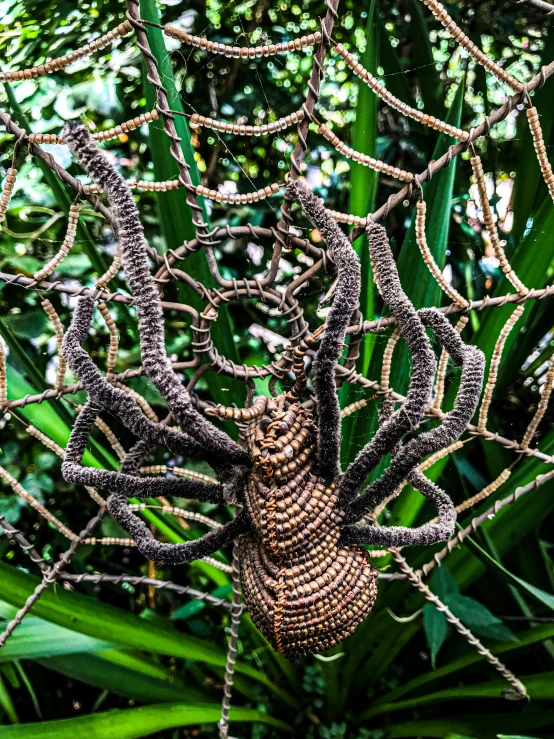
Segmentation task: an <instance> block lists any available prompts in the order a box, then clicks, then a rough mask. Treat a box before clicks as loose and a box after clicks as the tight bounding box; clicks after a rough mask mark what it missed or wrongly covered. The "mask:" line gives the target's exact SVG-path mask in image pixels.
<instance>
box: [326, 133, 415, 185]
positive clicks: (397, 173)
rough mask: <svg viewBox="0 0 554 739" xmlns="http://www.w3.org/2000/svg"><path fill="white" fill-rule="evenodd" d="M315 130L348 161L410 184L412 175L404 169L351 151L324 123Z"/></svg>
mask: <svg viewBox="0 0 554 739" xmlns="http://www.w3.org/2000/svg"><path fill="white" fill-rule="evenodd" d="M317 130H318V133H320V134H321V135H322V136H324V137H325V138H326V139H327V141H328V142H329V143H330V144H331V146H334V147H335V149H336V150H337V151H339V152H340V153H341V154H344V156H345V157H348V159H353V160H354V161H355V162H358V163H359V164H363V165H364V166H365V167H369V168H370V169H374V170H375V171H376V172H382V173H383V174H386V175H389V177H394V179H396V180H400V181H401V182H411V181H412V180H413V179H414V175H413V174H412V173H411V172H406V170H405V169H400V167H393V166H392V165H391V164H385V162H382V161H381V160H380V159H374V158H373V157H370V156H368V155H367V154H362V153H361V152H359V151H356V150H355V149H352V148H351V147H350V146H347V145H346V144H345V143H344V142H343V141H341V140H340V139H339V137H338V136H336V135H335V134H334V133H333V132H332V131H331V130H330V129H329V128H328V127H327V126H326V125H325V124H324V123H321V124H320V125H319V128H318V129H317Z"/></svg>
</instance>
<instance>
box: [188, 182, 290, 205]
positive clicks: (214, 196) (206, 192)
mask: <svg viewBox="0 0 554 739" xmlns="http://www.w3.org/2000/svg"><path fill="white" fill-rule="evenodd" d="M281 187H284V185H279V184H278V183H277V182H274V183H273V184H271V185H266V187H264V188H262V189H261V190H256V192H246V193H226V192H220V191H219V190H210V189H209V188H207V187H204V185H197V186H196V188H195V190H196V194H197V195H201V196H202V197H203V198H209V199H210V200H215V202H216V203H230V204H232V205H245V204H246V203H257V202H258V201H260V200H265V199H266V198H269V197H270V196H271V195H275V194H276V193H278V192H279V190H280V189H281Z"/></svg>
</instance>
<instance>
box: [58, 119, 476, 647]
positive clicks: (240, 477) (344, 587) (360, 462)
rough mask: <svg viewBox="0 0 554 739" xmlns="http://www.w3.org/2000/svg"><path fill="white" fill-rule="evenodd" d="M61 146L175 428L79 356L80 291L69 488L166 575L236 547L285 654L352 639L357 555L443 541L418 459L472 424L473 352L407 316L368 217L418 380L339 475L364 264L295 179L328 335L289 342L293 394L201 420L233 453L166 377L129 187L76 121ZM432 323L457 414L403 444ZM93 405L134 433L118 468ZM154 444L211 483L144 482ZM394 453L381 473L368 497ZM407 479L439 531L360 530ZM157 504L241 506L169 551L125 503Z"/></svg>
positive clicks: (360, 571) (442, 520)
mask: <svg viewBox="0 0 554 739" xmlns="http://www.w3.org/2000/svg"><path fill="white" fill-rule="evenodd" d="M63 138H64V140H65V141H66V142H67V143H68V144H69V147H70V149H71V150H72V151H73V152H74V153H75V155H76V156H77V157H78V159H79V160H80V162H81V163H82V164H83V166H84V167H85V169H86V170H87V172H88V173H89V174H90V175H91V176H92V177H93V179H94V180H95V182H97V183H98V184H99V185H100V186H101V188H102V190H103V192H104V193H105V194H106V195H107V196H108V199H109V201H110V204H111V205H112V207H113V216H114V221H115V226H116V229H117V235H118V238H119V240H120V243H121V252H122V261H123V267H124V270H125V274H126V277H127V281H128V283H129V288H130V291H131V293H132V295H133V298H134V303H135V306H136V311H137V317H138V327H139V336H140V348H141V356H142V360H143V368H144V372H145V373H146V375H147V376H148V378H149V380H150V381H151V382H152V383H153V385H154V386H155V387H156V388H157V389H158V391H159V392H160V394H161V396H162V397H163V398H164V399H165V401H166V403H167V407H168V410H169V413H170V418H171V419H172V423H171V425H170V424H169V423H155V422H153V421H152V420H151V419H149V418H147V417H146V416H145V415H144V414H143V413H142V412H141V410H140V408H139V407H138V406H137V405H136V404H135V403H134V401H133V399H132V398H131V397H130V396H129V395H128V394H126V393H125V392H123V391H122V390H120V389H119V388H117V387H115V386H114V385H113V384H112V383H111V382H110V381H109V380H108V379H107V378H106V377H104V376H103V375H102V374H101V373H100V371H99V370H98V368H97V367H96V366H95V364H94V362H93V361H92V359H91V358H90V356H89V355H88V353H87V352H86V351H85V349H84V348H83V343H84V342H85V340H86V337H87V335H88V332H89V329H90V326H91V322H92V316H93V311H94V301H95V298H94V296H92V295H86V296H83V297H81V298H80V299H79V302H78V304H77V306H76V308H75V311H74V314H73V318H72V321H71V325H70V327H69V328H68V330H67V332H66V335H65V339H64V345H63V354H64V357H65V359H66V360H67V363H68V365H69V367H70V368H71V370H72V371H73V372H74V373H75V375H76V376H77V377H78V378H79V380H80V382H81V383H82V386H83V387H84V389H85V390H86V391H87V393H88V396H89V398H88V401H87V404H86V405H85V407H84V409H83V411H82V412H81V413H80V414H79V416H78V417H77V420H76V421H75V424H74V426H73V429H72V432H71V437H70V439H69V442H68V444H67V447H66V453H65V459H64V463H63V466H62V472H63V475H64V477H65V479H66V480H68V481H69V482H73V483H76V484H81V485H90V486H92V487H94V488H96V489H98V490H102V491H106V492H108V493H110V497H109V498H108V500H107V507H108V511H109V512H110V514H111V515H112V516H113V518H114V519H115V520H116V521H117V522H118V523H119V525H120V526H122V527H123V528H124V529H125V530H126V531H128V532H129V534H130V535H131V536H132V538H133V539H134V541H135V543H136V545H137V549H138V551H139V552H141V553H142V554H143V555H144V556H145V557H146V558H148V559H150V560H154V561H157V562H167V563H170V564H173V565H177V564H181V563H184V562H191V561H192V560H195V559H201V558H202V557H205V556H207V555H210V554H213V553H214V552H216V551H218V550H219V549H221V548H222V547H224V546H226V545H228V544H229V543H230V542H231V541H233V540H234V539H237V540H238V542H239V559H240V569H241V575H242V583H243V588H244V596H245V600H246V603H247V605H248V607H249V609H250V611H251V613H252V617H253V620H254V621H255V623H256V624H257V625H258V626H259V628H260V630H261V631H262V632H263V633H264V634H265V636H266V637H267V638H268V639H269V641H270V642H271V643H272V644H273V645H274V646H275V647H276V649H278V650H279V651H281V652H283V653H284V654H286V655H287V656H295V655H302V654H309V653H314V652H319V651H321V650H323V649H326V648H328V647H330V646H333V645H334V644H337V643H338V642H339V641H341V640H342V639H344V638H345V637H346V636H348V635H349V634H351V633H352V632H353V631H354V629H355V628H356V626H357V625H358V624H359V623H360V622H361V621H362V620H363V619H364V618H365V616H366V615H367V614H368V612H369V611H370V609H371V607H372V605H373V602H374V600H375V594H376V572H375V570H374V568H373V567H372V565H371V564H370V561H369V555H368V554H367V552H366V550H365V549H364V545H376V546H380V547H383V546H385V547H402V546H408V545H414V544H420V545H421V544H424V545H427V546H429V545H432V544H436V543H437V542H440V541H445V540H446V539H449V538H450V537H451V536H452V533H453V531H454V527H455V520H456V514H455V509H454V506H453V503H452V501H451V500H450V498H449V496H448V495H447V494H446V493H445V492H444V491H443V490H441V489H440V488H439V487H438V486H437V485H435V484H434V483H432V482H431V481H430V480H429V479H428V478H427V477H425V476H424V475H423V474H422V473H421V472H419V471H418V465H419V464H420V462H421V461H422V460H423V459H424V458H425V457H427V456H428V455H430V454H433V453H434V452H436V451H438V450H439V449H444V448H446V447H447V446H448V445H449V444H452V443H453V442H454V441H455V440H456V439H458V437H459V436H460V434H461V433H462V432H463V431H464V430H465V428H466V427H467V424H468V423H469V422H470V420H471V417H472V415H473V413H474V411H475V408H476V406H477V403H478V400H479V395H480V392H481V387H482V381H483V373H484V357H483V355H482V353H481V352H480V351H479V350H478V349H476V348H475V347H473V346H471V345H468V344H466V343H465V342H464V341H462V339H461V338H460V336H459V334H458V333H457V332H456V330H455V329H454V328H453V327H452V326H451V325H450V323H449V322H448V320H447V318H446V317H445V316H444V315H443V314H441V313H439V312H438V311H436V310H434V309H422V310H419V311H417V310H416V309H415V308H414V306H413V305H412V303H411V302H410V300H409V298H408V296H407V295H406V294H405V293H404V291H403V290H402V285H401V283H400V279H399V277H398V272H397V269H396V264H395V261H394V258H393V255H392V251H391V248H390V244H389V241H388V238H387V235H386V231H385V229H384V228H383V227H382V226H380V225H379V224H376V223H373V222H372V220H371V218H370V217H368V218H367V227H366V231H367V236H368V244H369V249H370V254H371V258H372V260H373V263H374V266H375V276H376V280H377V285H378V288H379V291H380V293H381V296H382V298H383V303H384V304H385V305H386V306H387V308H388V309H389V310H390V312H391V313H392V314H393V315H394V316H395V317H396V320H397V324H398V328H399V330H400V333H401V335H402V337H403V338H404V340H405V342H406V345H407V347H408V349H409V351H410V353H411V355H412V360H413V362H412V373H411V378H410V385H409V389H408V392H407V395H406V397H405V399H404V400H403V402H402V404H401V406H400V408H397V409H396V408H395V402H394V400H393V399H392V397H389V396H387V397H386V399H385V400H384V401H383V403H382V405H381V409H380V427H379V428H378V429H377V430H376V432H375V434H374V435H373V437H372V438H371V439H368V440H367V442H366V444H365V446H364V447H363V448H362V450H361V451H360V452H359V454H358V456H357V457H356V459H355V460H354V461H353V462H351V464H350V465H349V466H348V468H347V469H346V470H345V471H344V472H343V471H342V470H341V467H340V446H341V431H340V409H339V403H338V397H337V383H336V372H337V364H339V362H340V357H341V353H342V347H343V346H344V340H345V337H346V333H347V329H348V326H349V322H350V321H351V319H352V316H353V314H354V312H355V311H356V310H357V307H358V299H359V295H360V284H361V269H360V261H359V258H358V255H357V254H356V253H355V251H354V249H353V248H352V244H351V243H350V241H349V240H348V238H347V237H346V235H345V234H344V233H343V232H342V231H341V230H340V228H339V227H338V226H337V224H336V223H335V221H334V220H333V218H332V216H331V214H330V212H329V211H328V210H327V209H326V208H325V207H324V205H323V203H322V201H321V200H320V199H319V198H317V197H316V196H315V195H314V194H313V193H312V192H311V191H310V190H309V189H308V188H307V187H306V186H305V185H303V184H302V183H301V182H298V181H293V182H290V183H289V185H288V189H287V196H288V197H289V198H290V199H291V200H294V201H296V202H297V203H299V204H300V205H301V206H302V208H303V210H304V212H305V214H306V216H307V217H308V219H309V220H310V221H311V223H312V224H313V225H314V226H315V227H316V228H317V229H318V230H319V232H320V234H321V236H322V238H323V240H324V241H325V243H326V245H327V250H328V252H329V254H330V255H331V256H332V258H333V260H334V263H335V266H336V269H337V281H336V290H335V292H334V298H333V305H332V307H331V309H330V311H329V313H328V316H327V321H326V324H325V326H324V327H321V328H320V329H318V331H316V332H315V333H314V334H312V335H311V336H306V337H304V339H302V340H301V342H300V343H299V342H298V341H297V342H296V346H295V349H294V351H293V357H292V360H291V370H292V373H293V374H294V375H295V377H296V382H295V385H294V387H293V388H292V389H291V390H289V391H288V392H286V393H284V394H282V395H279V396H277V397H275V398H267V397H264V396H262V397H259V398H258V399H257V400H256V401H255V402H254V404H253V405H252V406H251V407H249V408H242V409H236V408H227V407H224V406H217V407H211V408H209V409H208V410H207V413H208V415H212V416H215V417H217V418H220V419H230V420H234V421H237V422H239V423H240V424H243V425H244V424H247V425H246V436H245V439H246V449H245V448H243V447H242V446H240V445H239V444H238V443H236V442H235V441H234V440H233V439H231V438H230V437H229V436H228V435H227V434H225V433H224V432H223V431H222V430H221V429H218V428H217V427H216V426H214V425H213V424H212V423H210V422H209V420H208V419H207V418H205V416H204V415H202V414H201V413H199V412H198V410H197V408H196V407H195V405H194V402H193V400H192V398H191V396H190V395H189V393H188V392H187V390H186V388H185V386H184V385H183V384H182V381H181V379H180V378H179V377H178V376H177V374H176V373H175V372H174V370H173V367H172V365H171V362H170V360H169V358H168V356H167V353H166V347H165V340H164V321H163V313H162V306H161V301H160V295H159V291H158V287H157V285H156V283H155V281H154V279H153V278H152V275H151V274H150V269H149V262H148V247H147V244H146V240H145V238H144V233H143V229H142V225H141V223H140V218H139V214H138V211H137V209H136V205H135V202H134V200H133V196H132V194H131V192H130V190H129V188H128V186H127V184H126V182H125V180H124V179H123V178H122V177H121V175H120V174H119V173H118V172H117V170H116V169H115V167H114V165H113V164H112V163H111V162H109V161H108V160H107V159H106V157H105V156H104V155H103V154H102V152H100V151H99V150H98V148H97V145H96V142H95V141H94V140H93V139H92V137H91V136H90V133H89V132H88V131H87V129H86V128H85V127H84V126H78V125H74V124H70V125H67V126H66V128H65V129H64V132H63ZM426 327H427V328H431V329H432V331H433V332H434V334H435V337H436V339H437V340H438V342H439V343H440V344H441V345H442V347H444V349H445V350H446V351H447V352H448V354H449V355H450V357H451V358H452V360H453V361H454V362H456V363H457V364H459V365H461V367H462V371H461V375H460V384H459V388H458V393H457V396H456V399H455V402H454V406H453V408H452V410H451V411H449V412H448V413H446V414H444V416H443V418H442V422H441V424H440V425H438V426H435V427H433V428H431V429H427V430H424V431H422V432H421V433H419V434H418V435H417V436H413V437H412V438H410V439H409V440H408V441H406V442H405V443H404V442H403V437H404V436H406V435H407V434H409V433H411V432H413V431H414V429H416V428H417V427H418V425H419V424H420V423H422V422H424V420H425V412H426V408H427V407H428V405H429V404H430V400H431V397H432V391H433V383H434V375H435V371H436V366H437V363H436V357H435V354H434V351H433V349H432V347H431V343H430V341H429V338H428V336H427V334H426ZM316 338H321V341H320V343H319V346H318V348H317V351H315V352H314V358H313V363H312V368H311V371H312V379H313V393H312V400H313V406H314V408H315V411H316V413H317V424H316V421H315V420H314V417H312V414H311V411H309V410H307V408H305V407H303V406H302V405H301V404H300V400H301V397H302V395H303V394H304V393H306V392H307V387H306V373H305V368H304V354H305V352H306V351H307V350H308V349H309V348H310V347H312V346H314V344H315V339H316ZM302 341H303V342H304V345H303V346H304V348H302V346H301V343H302ZM102 410H105V411H108V412H110V413H112V414H113V415H115V416H117V417H118V418H119V419H120V420H121V421H122V422H123V423H124V424H125V426H126V427H127V428H128V429H129V430H130V431H132V432H133V434H134V435H135V436H136V437H137V438H138V441H137V442H136V444H135V445H134V446H133V447H132V448H131V449H130V450H129V451H128V452H127V455H126V457H125V459H124V460H123V462H122V464H121V467H120V470H119V471H117V472H115V471H111V470H98V469H92V468H88V467H84V466H83V464H82V458H83V454H84V452H85V449H86V445H87V442H88V439H89V436H90V432H91V428H92V426H93V424H94V421H95V419H96V417H97V415H98V413H100V412H101V411H102ZM168 420H169V419H168ZM158 447H162V448H165V449H169V450H170V451H171V453H172V454H178V455H180V456H181V457H183V458H184V459H194V460H199V461H204V462H207V463H208V464H209V465H210V466H211V467H212V468H213V470H214V472H215V475H216V478H217V481H216V482H214V483H210V484H206V483H204V482H202V481H198V480H195V479H184V478H175V477H173V478H172V477H166V478H155V477H148V476H146V477H141V476H140V466H141V462H142V460H143V459H144V458H145V457H147V456H148V454H150V453H151V452H152V451H153V450H155V449H156V448H158ZM388 454H390V455H391V463H390V465H389V466H388V467H387V469H386V470H385V471H384V472H383V473H382V474H381V475H380V476H378V477H376V479H373V480H372V481H371V483H370V484H369V485H367V487H364V486H365V485H366V481H367V479H368V476H369V475H370V474H371V473H372V472H374V471H375V470H376V468H377V466H378V465H379V463H380V462H381V461H382V460H383V459H384V458H385V456H386V455H388ZM404 480H407V481H409V482H410V483H411V484H412V485H413V486H414V487H415V488H416V489H417V490H418V491H419V492H420V493H421V494H422V495H424V496H425V497H426V498H427V499H428V500H429V502H431V503H432V504H433V505H434V506H435V507H436V509H437V513H438V515H437V518H436V519H435V520H434V521H431V522H430V523H425V524H422V525H421V526H418V527H415V528H407V527H402V526H390V527H388V526H382V525H379V524H377V523H374V524H372V525H366V524H364V523H360V522H361V521H362V519H363V518H364V516H366V515H367V513H368V511H371V510H373V509H374V508H375V507H376V506H378V505H379V504H380V503H382V502H383V501H384V500H386V499H387V498H389V497H390V496H393V495H394V492H395V491H396V490H397V489H398V488H399V486H400V485H401V484H402V482H403V481H404ZM160 496H169V497H171V496H175V497H179V498H189V499H190V498H195V499H197V500H203V501H209V502H212V503H224V502H226V503H239V504H242V505H243V507H242V510H241V511H240V512H239V513H238V514H237V515H236V516H235V518H234V519H233V520H232V521H230V522H229V523H227V524H225V525H224V526H220V527H218V528H217V529H215V530H214V531H211V532H210V533H207V534H205V535H204V536H203V537H201V538H200V539H195V540H192V541H187V542H185V543H181V544H170V543H168V542H162V541H158V540H156V539H155V537H154V536H153V534H152V532H151V530H150V528H149V527H148V526H147V525H146V524H145V522H144V521H143V520H141V518H140V517H138V516H137V515H136V514H134V513H132V511H131V510H130V508H129V498H130V497H137V498H153V497H160Z"/></svg>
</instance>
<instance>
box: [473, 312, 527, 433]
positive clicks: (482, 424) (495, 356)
mask: <svg viewBox="0 0 554 739" xmlns="http://www.w3.org/2000/svg"><path fill="white" fill-rule="evenodd" d="M524 310H525V306H524V305H518V306H517V308H516V309H515V310H514V312H513V313H512V315H511V316H510V317H509V318H508V320H507V321H506V323H505V324H504V326H502V331H501V332H500V334H499V336H498V339H497V340H496V344H495V347H494V351H493V353H492V358H491V363H490V368H489V375H488V377H487V384H486V386H485V392H484V393H483V401H482V403H481V408H480V409H479V420H478V422H477V429H478V431H479V432H482V431H485V429H486V427H487V417H488V413H489V407H490V404H491V401H492V394H493V391H494V386H495V385H496V379H497V377H498V368H499V366H500V360H501V358H502V352H503V350H504V345H505V344H506V340H507V338H508V336H509V334H510V331H511V330H512V329H513V327H514V326H515V324H516V323H517V321H518V320H519V318H520V316H521V315H522V313H523V311H524Z"/></svg>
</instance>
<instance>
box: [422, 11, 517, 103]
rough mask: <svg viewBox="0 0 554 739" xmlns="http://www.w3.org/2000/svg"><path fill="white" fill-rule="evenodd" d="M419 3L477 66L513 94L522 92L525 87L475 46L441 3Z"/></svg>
mask: <svg viewBox="0 0 554 739" xmlns="http://www.w3.org/2000/svg"><path fill="white" fill-rule="evenodd" d="M421 2H422V3H423V4H424V5H426V6H427V7H428V8H429V10H430V11H431V13H433V15H434V16H435V18H436V19H437V20H438V21H439V22H440V23H441V24H442V25H443V26H444V28H445V29H446V30H447V31H448V33H449V34H450V36H451V37H452V38H453V39H454V41H456V43H458V44H460V46H461V47H462V48H464V49H465V50H466V51H467V53H468V54H469V55H470V56H471V57H472V58H473V59H475V61H476V62H477V64H480V65H481V66H482V67H484V68H485V69H486V70H488V71H489V72H490V73H491V74H493V75H494V76H495V77H497V78H498V79H499V80H501V81H502V82H504V83H505V84H506V85H507V86H508V87H510V88H511V89H512V90H514V91H515V92H523V90H524V88H525V86H524V85H523V84H522V83H521V82H519V80H516V78H515V77H512V75H511V74H509V73H508V72H506V70H505V69H502V67H501V66H500V65H499V64H496V62H494V61H493V60H492V59H491V58H490V57H488V56H487V55H486V54H485V53H483V52H482V51H481V49H480V48H479V47H478V46H476V45H475V44H474V43H473V41H471V40H470V39H469V38H468V37H467V36H466V34H465V33H464V32H463V31H462V29H461V28H460V27H459V26H458V25H456V23H455V22H454V20H453V19H452V18H451V17H450V16H449V15H448V13H447V12H446V10H445V8H444V6H443V5H442V3H439V2H437V0H421Z"/></svg>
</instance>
